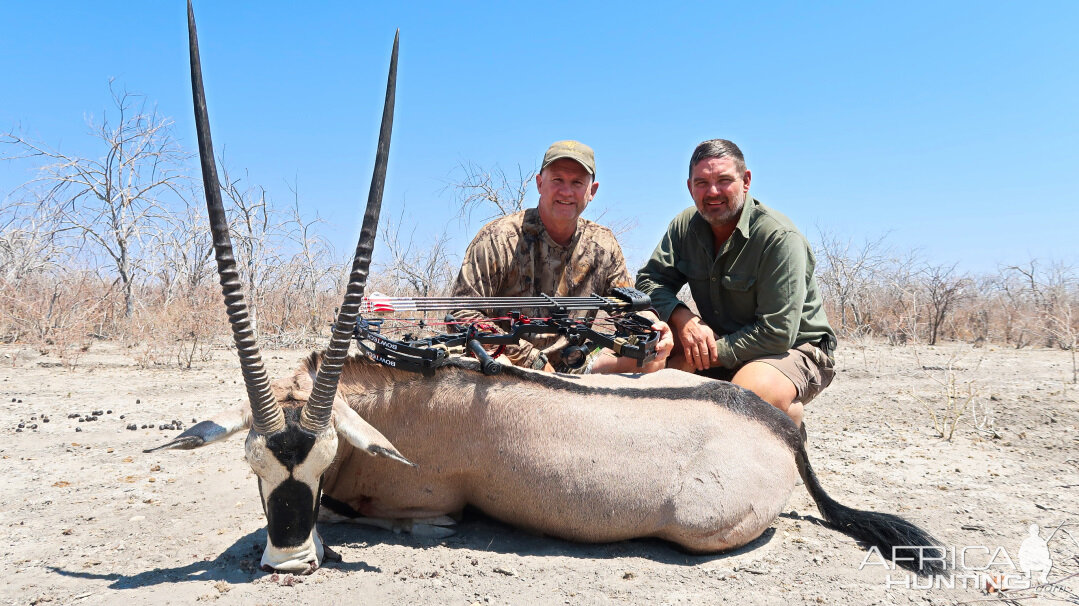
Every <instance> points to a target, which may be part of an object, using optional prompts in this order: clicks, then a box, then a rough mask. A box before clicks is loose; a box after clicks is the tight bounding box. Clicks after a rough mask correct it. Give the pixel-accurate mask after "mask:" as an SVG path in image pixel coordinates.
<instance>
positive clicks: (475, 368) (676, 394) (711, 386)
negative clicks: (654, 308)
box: [445, 358, 802, 452]
mask: <svg viewBox="0 0 1079 606" xmlns="http://www.w3.org/2000/svg"><path fill="white" fill-rule="evenodd" d="M445 366H448V367H451V368H459V369H462V370H467V371H468V372H474V373H477V380H482V379H487V380H489V381H493V382H497V381H499V380H504V379H500V378H499V377H513V378H514V379H517V380H520V381H523V382H527V383H534V384H537V385H540V386H542V387H545V388H547V389H551V390H556V391H560V392H563V393H571V394H579V395H582V396H618V397H622V398H630V399H636V398H655V399H660V400H706V401H708V402H711V403H712V404H715V405H716V406H720V407H722V408H724V409H726V410H729V411H731V412H733V413H735V414H737V415H739V416H742V417H745V418H747V419H750V420H753V421H757V422H759V423H760V424H762V425H763V426H764V427H766V428H768V430H769V431H771V432H772V433H773V434H774V435H776V436H777V437H778V438H780V439H781V440H783V441H784V442H785V443H786V444H787V445H788V446H789V447H790V449H791V451H792V452H797V451H798V450H799V448H801V443H802V438H801V436H800V435H799V432H798V428H797V427H795V425H794V422H793V421H791V419H790V417H788V416H787V415H786V413H784V412H783V411H781V410H779V409H778V408H776V407H775V406H772V405H771V404H769V403H768V402H765V401H764V400H762V399H761V398H760V396H758V395H757V394H755V393H753V392H752V391H749V390H748V389H745V388H743V387H739V386H738V385H735V384H734V383H730V382H727V381H715V380H710V381H708V382H707V383H705V384H703V385H695V386H692V387H625V388H618V389H615V388H611V387H592V386H587V385H582V384H580V383H577V382H575V381H576V375H556V374H549V373H537V372H529V371H526V370H523V369H521V368H518V367H516V366H511V365H508V364H503V365H502V368H503V370H502V374H501V375H498V376H496V377H492V378H487V377H485V376H484V375H482V374H480V370H479V362H478V361H476V360H472V359H469V358H451V359H450V360H448V361H447V362H446V364H445ZM643 376H646V375H643Z"/></svg>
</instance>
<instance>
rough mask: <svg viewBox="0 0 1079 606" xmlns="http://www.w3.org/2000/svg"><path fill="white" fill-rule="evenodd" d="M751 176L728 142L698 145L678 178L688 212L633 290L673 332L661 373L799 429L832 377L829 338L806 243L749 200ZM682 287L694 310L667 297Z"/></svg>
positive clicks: (783, 222)
mask: <svg viewBox="0 0 1079 606" xmlns="http://www.w3.org/2000/svg"><path fill="white" fill-rule="evenodd" d="M751 178H752V174H751V173H750V171H749V169H747V168H746V163H745V157H744V156H743V155H742V150H740V149H739V148H738V146H737V145H735V144H734V143H732V142H731V141H728V140H726V139H712V140H709V141H705V142H703V143H701V144H700V145H698V146H697V148H696V149H695V150H694V151H693V155H692V157H691V158H690V162H689V179H688V180H687V181H686V185H687V187H688V188H689V194H690V196H691V197H692V198H693V203H694V207H693V208H687V209H686V210H685V211H683V212H682V213H681V214H679V215H678V216H677V217H675V218H674V220H673V221H671V224H670V226H669V227H668V228H667V232H666V234H665V235H664V236H663V239H662V240H661V241H660V243H659V245H658V246H657V247H656V250H655V252H654V253H652V257H651V259H649V261H648V263H647V264H645V266H644V267H643V268H642V269H641V271H640V272H639V273H638V274H637V288H638V289H639V290H641V291H644V292H645V293H646V294H648V295H649V296H651V298H652V305H653V306H654V307H655V309H656V310H657V312H658V313H659V316H660V318H661V319H663V320H666V321H667V323H668V324H669V325H670V327H671V330H672V332H673V333H674V335H675V339H674V341H675V343H674V346H675V352H674V353H673V354H672V355H671V357H670V358H668V361H667V367H668V368H672V367H673V368H679V369H682V370H686V371H688V372H696V373H698V374H703V375H707V376H711V377H714V378H718V379H723V380H728V381H731V382H732V383H735V384H737V385H741V386H742V387H745V388H746V389H749V390H751V391H753V392H754V393H756V394H757V395H758V396H760V397H761V398H762V399H763V400H765V401H767V402H768V403H770V404H771V405H773V406H775V407H776V408H778V409H780V410H782V411H783V412H785V413H787V415H788V416H789V417H790V418H791V419H792V420H793V421H794V422H795V423H796V424H799V425H800V424H801V422H802V414H803V405H804V404H806V403H808V402H809V401H810V400H812V399H813V398H814V397H816V395H817V394H819V393H820V392H821V391H822V390H823V389H824V388H825V387H827V386H828V384H829V383H831V380H832V377H833V376H834V373H835V370H834V361H833V359H832V355H833V352H834V350H835V344H836V340H835V332H834V331H833V330H832V328H831V326H829V324H828V318H827V316H826V315H825V313H824V308H823V306H822V301H821V295H820V290H819V289H818V288H817V280H816V278H815V277H814V274H813V271H814V267H815V263H816V262H815V259H814V257H813V251H812V250H810V247H809V242H808V241H807V240H806V238H805V236H803V235H802V234H801V233H800V232H799V231H798V229H797V228H796V227H795V226H794V224H793V223H792V222H791V220H790V219H788V218H787V217H786V216H784V215H782V214H780V213H778V212H776V211H775V210H773V209H771V208H768V207H766V206H764V205H763V204H761V203H760V202H758V201H757V200H755V199H754V198H753V197H752V196H750V195H749V184H750V180H751ZM687 283H688V284H689V288H690V292H691V293H692V295H693V301H694V302H695V303H696V305H697V308H698V313H694V312H693V311H691V310H690V308H689V307H688V306H687V305H686V304H684V303H683V302H682V301H680V300H679V299H678V298H677V296H676V295H677V293H678V291H679V290H680V289H681V288H682V287H683V286H684V285H685V284H687Z"/></svg>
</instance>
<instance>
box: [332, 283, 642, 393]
mask: <svg viewBox="0 0 1079 606" xmlns="http://www.w3.org/2000/svg"><path fill="white" fill-rule="evenodd" d="M651 306H652V301H651V299H649V297H648V295H646V294H644V293H642V292H641V291H639V290H635V289H632V288H615V289H614V290H613V291H612V293H611V296H609V297H601V296H599V295H596V294H593V295H592V296H589V297H551V296H548V295H540V296H538V297H443V298H426V297H423V298H417V297H382V296H379V295H372V296H371V297H365V298H364V301H363V303H362V304H361V310H360V311H361V315H360V316H359V317H358V318H357V321H356V328H355V330H354V331H353V338H354V339H355V340H356V344H357V345H358V346H359V347H360V349H362V350H363V351H364V352H365V353H366V354H367V356H368V357H370V358H371V359H372V360H375V361H377V362H379V363H381V364H385V365H386V366H391V367H394V368H400V369H402V370H408V371H412V372H419V373H422V374H424V375H427V376H430V375H432V374H434V370H435V368H438V367H439V366H441V365H443V364H444V363H445V362H446V360H447V359H448V357H449V350H450V348H453V347H463V348H465V350H466V352H470V353H471V354H472V355H474V356H475V357H476V358H477V359H479V361H480V368H481V369H482V371H483V374H485V375H495V374H498V373H499V372H501V370H502V366H501V364H500V363H498V362H496V361H495V360H494V359H493V357H492V356H491V355H490V354H489V353H487V351H486V350H485V349H484V347H483V346H484V345H496V346H499V352H496V354H495V355H496V356H497V355H498V353H500V351H501V347H502V346H505V345H513V344H516V343H517V342H518V341H520V340H521V339H523V338H525V337H527V336H529V335H538V334H547V335H560V336H563V337H565V338H566V341H567V343H568V344H567V345H566V347H565V348H564V349H563V350H562V359H563V362H565V363H566V364H567V365H568V366H569V367H570V368H580V367H581V366H582V365H584V363H585V360H586V359H587V357H588V352H589V351H591V350H592V349H595V348H597V347H606V348H608V349H610V350H611V351H613V352H614V354H615V355H617V356H626V357H629V358H632V359H634V360H636V361H637V366H638V367H642V366H643V365H644V363H645V362H648V361H649V360H652V359H653V358H655V356H656V343H657V342H658V341H659V333H658V332H657V331H655V330H653V329H652V322H651V321H650V320H648V319H647V318H644V317H642V316H640V315H638V314H637V313H635V312H638V311H643V310H646V309H649V308H651ZM522 308H533V309H542V310H547V314H548V315H547V316H546V317H530V316H526V315H524V314H523V313H522V312H521V311H520V310H521V309H522ZM464 309H489V310H493V309H503V310H507V311H506V315H505V317H503V318H499V320H502V321H507V322H508V323H509V326H508V328H506V329H505V330H499V329H498V328H497V327H496V326H495V325H494V323H493V322H492V320H490V319H487V318H480V319H476V320H461V321H458V320H456V319H455V318H453V316H452V315H451V316H447V322H446V324H447V326H449V327H451V328H453V329H454V332H452V333H450V332H447V333H442V334H437V335H435V336H432V337H425V338H417V337H414V336H412V335H404V337H403V338H401V339H391V338H389V337H388V336H386V335H385V334H383V331H382V328H383V322H384V319H383V318H368V317H364V316H363V315H362V313H365V312H366V313H375V314H395V313H397V312H408V311H413V312H430V311H456V310H464ZM578 311H603V312H606V313H607V315H608V320H609V321H610V323H611V324H612V325H613V326H614V330H613V331H612V332H610V333H604V332H600V331H597V330H596V329H595V328H594V327H593V322H594V321H593V320H592V319H590V318H577V317H572V316H571V315H570V314H571V313H572V312H578ZM424 325H425V324H424V321H423V320H421V321H420V324H419V326H421V327H423V326H424Z"/></svg>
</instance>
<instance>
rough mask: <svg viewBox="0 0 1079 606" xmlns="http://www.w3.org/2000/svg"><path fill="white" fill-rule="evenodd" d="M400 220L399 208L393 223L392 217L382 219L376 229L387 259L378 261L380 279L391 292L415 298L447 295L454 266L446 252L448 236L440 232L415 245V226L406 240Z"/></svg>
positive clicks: (452, 278) (454, 274)
mask: <svg viewBox="0 0 1079 606" xmlns="http://www.w3.org/2000/svg"><path fill="white" fill-rule="evenodd" d="M403 223H404V210H403V209H402V211H401V215H400V217H399V218H398V219H397V221H396V222H395V221H394V220H393V219H392V218H387V219H384V220H383V223H382V226H381V227H380V228H379V238H380V239H381V240H382V244H383V246H384V250H385V251H386V252H385V254H387V255H388V256H389V260H388V261H385V262H381V263H379V271H380V272H381V273H382V274H383V279H385V280H388V281H389V283H390V285H391V286H392V287H393V290H395V291H396V292H394V293H393V294H401V295H406V294H407V295H413V296H419V297H432V296H440V295H445V294H448V293H449V291H450V289H451V288H453V280H454V278H455V276H456V275H457V265H456V264H455V263H454V262H453V261H452V260H451V258H450V256H449V253H448V252H447V249H448V248H449V242H450V238H449V236H447V235H446V232H445V231H443V232H442V234H441V235H439V236H437V237H435V238H434V239H433V240H431V241H430V242H429V243H427V244H425V245H422V246H421V245H417V244H416V230H415V227H413V229H412V231H411V232H409V234H408V238H407V240H405V239H404V238H403V237H402V235H401V226H402V224H403Z"/></svg>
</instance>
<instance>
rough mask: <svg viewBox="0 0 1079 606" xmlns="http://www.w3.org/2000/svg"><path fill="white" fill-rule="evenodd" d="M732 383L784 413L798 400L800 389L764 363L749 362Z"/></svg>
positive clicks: (777, 370) (778, 371)
mask: <svg viewBox="0 0 1079 606" xmlns="http://www.w3.org/2000/svg"><path fill="white" fill-rule="evenodd" d="M731 383H734V384H735V385H739V386H741V387H745V388H746V389H748V390H750V391H752V392H753V393H755V394H757V395H758V396H760V398H761V399H762V400H764V401H765V402H768V403H769V404H771V405H772V406H775V407H776V408H778V409H780V410H782V411H783V412H787V410H788V409H789V408H790V407H791V405H792V404H793V403H794V400H795V399H797V398H798V388H797V386H795V384H794V383H793V382H792V381H791V380H790V378H788V377H787V375H785V374H783V373H782V372H781V371H780V370H779V369H778V368H776V367H774V366H772V365H770V364H766V363H764V362H749V363H748V364H746V365H745V366H743V367H742V368H740V369H739V370H738V372H736V373H735V374H734V378H732V379H731ZM798 407H799V408H801V404H798Z"/></svg>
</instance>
